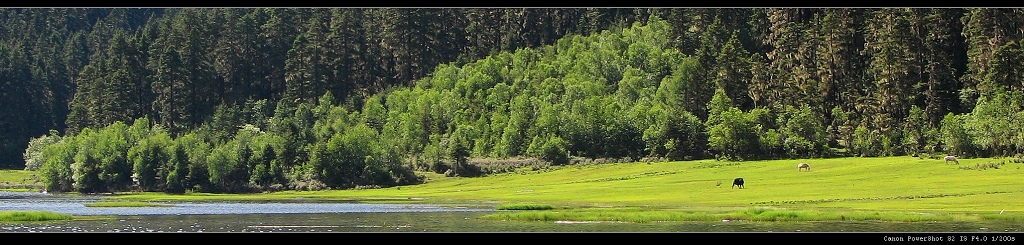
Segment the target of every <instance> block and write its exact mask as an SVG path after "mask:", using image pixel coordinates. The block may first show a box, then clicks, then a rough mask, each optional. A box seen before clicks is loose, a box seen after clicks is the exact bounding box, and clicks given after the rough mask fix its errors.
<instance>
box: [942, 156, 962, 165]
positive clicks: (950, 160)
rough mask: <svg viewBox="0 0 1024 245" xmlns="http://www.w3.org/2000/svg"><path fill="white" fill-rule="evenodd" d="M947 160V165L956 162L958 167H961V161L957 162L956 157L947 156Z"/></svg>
mask: <svg viewBox="0 0 1024 245" xmlns="http://www.w3.org/2000/svg"><path fill="white" fill-rule="evenodd" d="M945 159H946V163H949V162H955V163H956V164H957V165H960V160H957V159H956V157H954V156H946V158H945Z"/></svg>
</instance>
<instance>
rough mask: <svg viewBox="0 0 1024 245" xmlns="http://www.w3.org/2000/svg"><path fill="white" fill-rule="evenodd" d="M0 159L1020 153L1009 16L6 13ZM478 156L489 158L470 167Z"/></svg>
mask: <svg viewBox="0 0 1024 245" xmlns="http://www.w3.org/2000/svg"><path fill="white" fill-rule="evenodd" d="M0 21H2V22H3V24H2V25H0V37H2V39H0V40H2V43H0V59H2V60H3V62H0V65H3V67H0V81H2V82H0V94H2V97H0V103H2V104H3V105H4V106H3V107H0V163H2V164H4V165H5V167H10V168H21V167H24V168H26V169H34V170H39V171H40V172H41V174H42V176H43V178H44V180H45V181H44V182H46V185H47V188H48V189H50V190H52V191H79V192H108V191H124V190H146V191H165V192H176V193H180V192H185V191H199V192H248V191H260V190H283V189H300V190H304V189H323V188H336V189H337V188H374V187H382V186H395V185H405V184H415V183H418V182H419V181H421V177H419V176H416V175H415V174H414V172H413V171H414V170H429V171H435V172H438V173H448V174H449V175H459V176H474V175H479V174H484V173H486V172H488V171H490V170H488V169H486V168H484V167H482V166H480V165H479V164H475V163H474V161H477V162H478V161H479V160H480V159H497V160H495V161H502V160H507V159H524V158H525V159H539V160H541V161H544V162H547V163H550V164H567V163H571V162H577V161H594V160H598V159H613V160H608V161H637V160H641V159H656V160H683V159H706V158H719V159H729V160H744V159H777V158H807V157H832V156H843V155H852V156H888V155H917V154H947V153H948V154H955V155H960V156H966V157H980V156H1011V155H1015V154H1020V153H1021V152H1020V151H1021V149H1024V129H1022V128H1021V127H1020V126H1019V125H1024V112H1022V111H1024V110H1022V108H1024V94H1022V87H1024V80H1022V76H1024V72H1021V71H1017V70H1018V69H1021V67H1024V66H1022V61H1024V49H1022V48H1021V46H1020V45H1019V44H1018V40H1019V39H1020V38H1021V37H1024V11H1021V10H1020V9H1012V8H992V9H989V8H979V9H958V8H935V9H929V8H909V9H907V8H877V9H861V8H851V9H846V8H830V9H803V8H786V9H773V8H750V9H744V8H725V9H714V8H693V9H690V8H679V9H671V8H668V9H665V8H655V9H615V8H597V9H560V8H537V9H533V8H526V9H514V8H497V9H487V8H483V9H472V8H451V9H448V8H424V9H417V8H400V9H387V8H369V9H358V8H339V9H287V8H269V9H245V8H242V9H235V8H231V9H0ZM474 159H475V160H474Z"/></svg>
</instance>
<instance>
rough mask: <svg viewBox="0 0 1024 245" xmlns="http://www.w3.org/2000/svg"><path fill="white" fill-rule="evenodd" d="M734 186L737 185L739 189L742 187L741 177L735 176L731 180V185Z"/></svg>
mask: <svg viewBox="0 0 1024 245" xmlns="http://www.w3.org/2000/svg"><path fill="white" fill-rule="evenodd" d="M736 186H739V187H740V189H743V178H736V179H734V180H732V187H736Z"/></svg>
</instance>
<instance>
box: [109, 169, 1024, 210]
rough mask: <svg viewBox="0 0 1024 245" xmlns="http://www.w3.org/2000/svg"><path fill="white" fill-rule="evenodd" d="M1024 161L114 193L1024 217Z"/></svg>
mask: <svg viewBox="0 0 1024 245" xmlns="http://www.w3.org/2000/svg"><path fill="white" fill-rule="evenodd" d="M801 162H806V163H809V164H810V165H811V166H812V171H798V169H797V164H799V163H801ZM965 166H966V167H965ZM979 166H986V167H984V168H982V167H979ZM1022 166H1024V164H1021V163H1008V162H1007V161H1006V160H1005V159H962V160H961V161H960V164H959V165H956V164H952V163H949V164H946V163H944V161H942V160H936V159H919V158H915V157H882V158H836V159H801V160H771V161H745V162H719V161H714V160H700V161H678V162H656V163H643V162H639V163H619V164H595V165H577V166H563V167H560V168H556V169H546V170H540V171H519V172H514V173H507V174H500V175H495V176H488V177H479V178H458V177H456V178H436V179H433V180H431V181H430V182H428V183H425V184H421V185H415V186H402V187H392V188H382V189H361V190H329V191H315V192H296V191H285V192H275V193H266V194H245V195H225V194H186V195H167V194H161V193H127V194H120V195H117V196H115V197H113V198H118V199H125V200H136V201H174V200H295V199H318V200H319V199H322V200H351V201H361V202H393V203H400V202H422V203H479V204H485V205H495V206H498V205H503V204H506V205H508V204H523V203H528V204H540V205H550V206H551V207H552V208H551V209H547V210H535V209H532V208H529V207H520V208H512V209H511V210H521V211H502V212H496V213H495V214H493V216H487V218H493V219H517V220H550V219H564V220H631V221H634V222H639V221H643V220H650V221H661V220H735V219H739V220H774V221H779V220H892V221H917V220H977V219H1004V220H1024V202H1021V201H1020V200H1024V190H1022V189H1020V186H1019V183H1020V176H1022V174H1024V170H1021V167H1022ZM737 177H742V178H744V179H745V180H746V183H745V188H743V189H740V188H733V187H732V186H731V184H732V180H733V178H737ZM538 217H543V219H540V218H538Z"/></svg>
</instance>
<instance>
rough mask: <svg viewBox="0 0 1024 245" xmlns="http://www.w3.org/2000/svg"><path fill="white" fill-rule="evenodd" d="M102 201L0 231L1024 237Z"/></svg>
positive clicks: (949, 226)
mask: <svg viewBox="0 0 1024 245" xmlns="http://www.w3.org/2000/svg"><path fill="white" fill-rule="evenodd" d="M100 199H101V197H90V196H61V195H44V194H39V193H10V192H7V193H5V192H0V211H6V210H47V211H54V212H60V213H68V214H73V215H104V216H115V217H116V218H114V219H97V220H73V221H47V222H19V223H13V222H9V223H0V232H1021V231H1022V228H1024V224H1020V223H1017V222H878V221H863V222H748V221H730V222H651V223H640V224H637V223H617V222H525V221H495V220H483V219H479V218H478V217H480V216H483V215H486V214H489V213H491V212H501V211H495V210H493V208H490V207H477V206H470V205H421V204H357V203H323V202H318V203H265V202H261V203H242V202H208V203H192V202H175V203H172V204H174V206H173V207H118V208H87V207H85V206H84V205H85V204H86V203H90V202H96V201H99V200H100Z"/></svg>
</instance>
